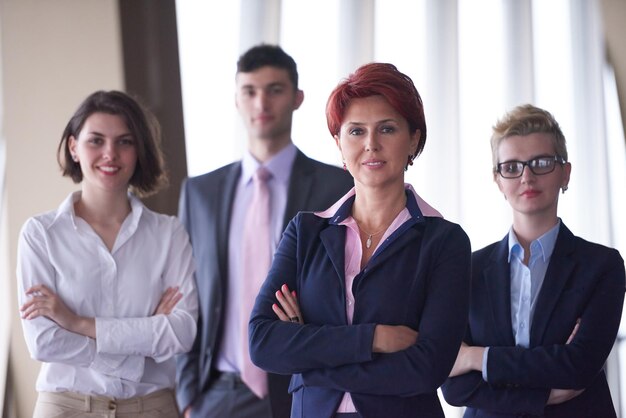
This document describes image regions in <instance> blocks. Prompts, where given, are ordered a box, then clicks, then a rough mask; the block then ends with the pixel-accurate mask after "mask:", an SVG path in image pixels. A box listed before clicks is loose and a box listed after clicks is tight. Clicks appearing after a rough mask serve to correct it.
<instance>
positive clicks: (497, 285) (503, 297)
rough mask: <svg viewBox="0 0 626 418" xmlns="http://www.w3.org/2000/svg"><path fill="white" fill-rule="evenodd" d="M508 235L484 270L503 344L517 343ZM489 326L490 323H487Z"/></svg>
mask: <svg viewBox="0 0 626 418" xmlns="http://www.w3.org/2000/svg"><path fill="white" fill-rule="evenodd" d="M508 252H509V248H508V235H507V236H505V237H504V239H503V240H502V241H500V243H499V244H498V245H497V246H496V247H495V249H494V251H493V253H492V254H491V258H490V263H489V265H488V266H487V267H486V268H485V270H484V272H483V277H482V280H484V282H485V288H486V289H487V295H488V297H489V305H490V306H491V312H492V315H493V324H494V325H493V327H494V328H493V329H495V330H498V331H497V332H498V333H499V334H500V336H501V337H502V339H503V344H502V345H509V346H510V345H515V337H514V336H513V329H512V325H511V279H510V277H511V272H510V268H509V262H508ZM486 326H489V325H486Z"/></svg>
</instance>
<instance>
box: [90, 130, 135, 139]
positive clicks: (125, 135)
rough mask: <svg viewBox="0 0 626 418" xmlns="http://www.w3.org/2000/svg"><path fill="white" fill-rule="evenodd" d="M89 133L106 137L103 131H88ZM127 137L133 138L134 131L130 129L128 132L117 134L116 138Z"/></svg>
mask: <svg viewBox="0 0 626 418" xmlns="http://www.w3.org/2000/svg"><path fill="white" fill-rule="evenodd" d="M87 134H89V135H95V136H101V137H106V135H105V134H103V133H101V132H98V131H87ZM125 137H131V138H132V137H133V133H132V132H130V131H128V132H125V133H123V134H121V135H118V136H116V137H115V138H125Z"/></svg>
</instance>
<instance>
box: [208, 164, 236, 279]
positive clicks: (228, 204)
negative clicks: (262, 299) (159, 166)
mask: <svg viewBox="0 0 626 418" xmlns="http://www.w3.org/2000/svg"><path fill="white" fill-rule="evenodd" d="M240 176H241V162H237V163H235V164H233V165H232V167H231V168H230V171H229V172H228V173H227V174H226V176H225V178H224V181H223V182H222V183H221V184H220V186H219V187H220V191H219V193H218V194H217V196H221V197H222V199H221V201H220V202H218V205H219V212H218V216H217V222H218V227H217V229H218V236H217V248H218V253H219V257H218V260H219V269H220V277H222V285H224V286H226V284H227V283H226V282H227V277H228V241H229V239H228V235H229V229H230V219H231V214H232V210H231V209H232V206H233V200H234V198H235V189H236V187H237V181H238V180H239V177H240ZM217 196H207V198H208V199H209V201H210V200H211V199H216V198H218V197H217ZM224 288H225V287H224Z"/></svg>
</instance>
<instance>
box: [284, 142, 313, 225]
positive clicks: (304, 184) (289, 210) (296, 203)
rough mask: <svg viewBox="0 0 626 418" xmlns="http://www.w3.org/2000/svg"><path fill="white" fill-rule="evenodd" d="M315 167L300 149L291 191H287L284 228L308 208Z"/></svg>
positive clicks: (290, 183) (297, 154)
mask: <svg viewBox="0 0 626 418" xmlns="http://www.w3.org/2000/svg"><path fill="white" fill-rule="evenodd" d="M313 170H314V167H313V164H312V161H311V159H310V158H308V157H307V156H306V155H304V154H303V153H302V151H300V150H298V152H297V153H296V158H295V159H294V162H293V167H292V168H291V177H290V180H289V191H288V192H287V206H286V207H285V219H284V220H283V229H285V228H286V227H287V224H288V223H289V221H290V220H291V219H292V218H293V217H294V216H296V215H297V214H298V211H299V210H302V208H308V207H309V206H310V205H309V204H308V203H309V202H308V197H309V196H311V190H312V187H313V176H312V175H311V173H312V172H313Z"/></svg>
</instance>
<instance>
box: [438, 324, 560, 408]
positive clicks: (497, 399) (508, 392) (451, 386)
mask: <svg viewBox="0 0 626 418" xmlns="http://www.w3.org/2000/svg"><path fill="white" fill-rule="evenodd" d="M463 340H464V342H465V343H466V344H467V345H470V346H471V345H474V341H473V339H472V335H471V329H470V328H469V327H468V328H467V330H466V335H465V338H464V339H463ZM490 350H491V349H490ZM441 392H442V394H443V397H444V399H445V400H446V402H447V403H449V404H450V405H452V406H460V407H462V406H467V407H470V408H475V409H482V410H486V411H490V412H496V413H501V414H519V415H524V414H527V415H532V416H534V415H537V416H541V415H542V414H543V412H544V408H545V406H546V402H547V401H548V397H549V395H550V389H529V388H521V387H512V386H509V387H506V386H502V387H495V386H493V385H490V384H489V383H487V382H485V381H484V380H483V376H482V373H481V372H476V371H474V372H470V373H466V374H463V375H460V376H455V377H450V378H448V379H447V380H446V381H445V382H444V384H443V385H442V386H441Z"/></svg>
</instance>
